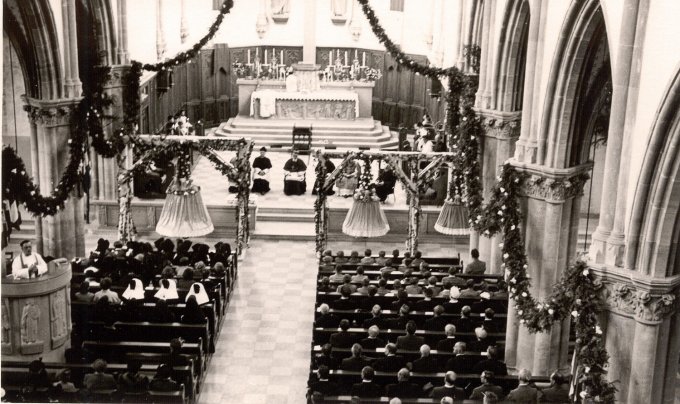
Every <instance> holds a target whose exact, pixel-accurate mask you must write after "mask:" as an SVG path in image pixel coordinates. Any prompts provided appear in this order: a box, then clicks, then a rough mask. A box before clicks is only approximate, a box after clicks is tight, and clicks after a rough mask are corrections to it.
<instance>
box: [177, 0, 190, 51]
mask: <svg viewBox="0 0 680 404" xmlns="http://www.w3.org/2000/svg"><path fill="white" fill-rule="evenodd" d="M180 9H181V11H180V12H181V14H182V16H181V17H180V20H179V37H180V40H181V42H182V43H185V42H186V41H187V37H188V36H189V26H188V24H187V7H186V0H181V3H180Z"/></svg>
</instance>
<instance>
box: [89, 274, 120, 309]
mask: <svg viewBox="0 0 680 404" xmlns="http://www.w3.org/2000/svg"><path fill="white" fill-rule="evenodd" d="M99 285H100V287H101V290H100V291H99V292H97V293H95V294H94V298H93V301H94V302H95V303H97V301H99V299H101V298H102V297H106V298H107V301H108V303H109V304H118V303H120V297H118V293H116V292H114V291H112V290H110V289H111V278H104V279H102V281H101V282H100V283H99Z"/></svg>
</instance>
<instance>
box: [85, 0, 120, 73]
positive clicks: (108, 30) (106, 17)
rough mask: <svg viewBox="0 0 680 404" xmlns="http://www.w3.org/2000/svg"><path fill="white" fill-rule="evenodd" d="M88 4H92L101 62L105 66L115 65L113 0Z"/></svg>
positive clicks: (100, 0) (91, 10)
mask: <svg viewBox="0 0 680 404" xmlns="http://www.w3.org/2000/svg"><path fill="white" fill-rule="evenodd" d="M87 2H89V3H90V12H91V14H92V19H93V24H94V28H95V40H96V43H97V56H98V57H99V61H100V63H101V64H105V65H112V64H115V60H116V55H115V51H116V31H115V26H114V24H113V12H112V9H111V0H87Z"/></svg>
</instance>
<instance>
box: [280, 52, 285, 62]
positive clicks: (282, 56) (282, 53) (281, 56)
mask: <svg viewBox="0 0 680 404" xmlns="http://www.w3.org/2000/svg"><path fill="white" fill-rule="evenodd" d="M281 64H282V65H285V63H283V50H281Z"/></svg>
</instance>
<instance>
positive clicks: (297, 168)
mask: <svg viewBox="0 0 680 404" xmlns="http://www.w3.org/2000/svg"><path fill="white" fill-rule="evenodd" d="M306 170H307V165H306V164H305V163H304V162H302V160H300V159H298V153H297V151H293V153H292V154H291V157H290V159H289V160H288V161H286V164H285V165H284V166H283V171H284V181H283V193H284V194H286V195H302V194H304V193H305V192H306V191H307V182H306V179H305V171H306Z"/></svg>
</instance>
